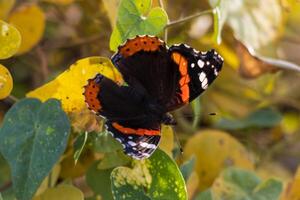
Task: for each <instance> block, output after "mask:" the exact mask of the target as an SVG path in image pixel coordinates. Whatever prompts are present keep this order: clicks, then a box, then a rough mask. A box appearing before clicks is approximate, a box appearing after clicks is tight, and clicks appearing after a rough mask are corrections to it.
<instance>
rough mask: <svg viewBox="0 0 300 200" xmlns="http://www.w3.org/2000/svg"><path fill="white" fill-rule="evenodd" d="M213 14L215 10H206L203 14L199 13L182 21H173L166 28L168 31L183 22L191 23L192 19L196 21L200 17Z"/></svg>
mask: <svg viewBox="0 0 300 200" xmlns="http://www.w3.org/2000/svg"><path fill="white" fill-rule="evenodd" d="M211 13H213V9H210V10H205V11H202V12H198V13H196V14H194V15H190V16H188V17H184V18H182V19H179V20H175V21H172V22H169V23H168V24H167V25H166V26H165V29H168V28H170V27H172V26H175V25H178V24H181V23H183V22H186V21H189V20H191V19H195V18H197V17H200V16H202V15H207V14H211Z"/></svg>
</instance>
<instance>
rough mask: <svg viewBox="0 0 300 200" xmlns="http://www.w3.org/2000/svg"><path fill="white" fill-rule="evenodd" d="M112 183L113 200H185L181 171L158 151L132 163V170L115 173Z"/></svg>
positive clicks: (165, 155) (121, 170)
mask: <svg viewBox="0 0 300 200" xmlns="http://www.w3.org/2000/svg"><path fill="white" fill-rule="evenodd" d="M111 180H112V191H113V196H114V198H115V199H124V200H129V199H130V200H133V199H139V200H150V199H152V200H158V199H172V200H176V199H178V200H179V199H180V200H185V199H187V191H186V187H185V183H184V179H183V177H182V175H181V173H180V170H179V169H178V167H177V165H176V163H175V162H174V161H173V160H172V159H171V158H170V157H169V156H168V155H167V154H166V153H164V152H163V151H161V150H159V149H158V150H156V151H155V152H154V154H153V155H152V156H151V157H150V158H149V159H147V160H142V161H134V163H133V166H132V168H128V167H118V168H116V169H114V170H113V171H112V174H111Z"/></svg>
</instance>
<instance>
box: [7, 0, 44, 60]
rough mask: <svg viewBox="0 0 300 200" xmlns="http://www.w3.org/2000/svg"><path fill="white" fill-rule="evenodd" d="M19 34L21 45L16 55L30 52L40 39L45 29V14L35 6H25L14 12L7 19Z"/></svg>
mask: <svg viewBox="0 0 300 200" xmlns="http://www.w3.org/2000/svg"><path fill="white" fill-rule="evenodd" d="M9 22H10V23H11V24H13V25H14V26H15V27H16V28H17V29H18V30H19V31H20V33H21V36H22V43H21V46H20V48H19V51H18V54H23V53H26V52H27V51H29V50H31V49H32V48H33V47H34V46H35V45H36V44H37V43H38V42H39V41H40V39H41V38H42V36H43V34H44V29H45V14H44V12H43V11H42V10H41V9H40V7H38V6H37V5H35V4H26V5H24V6H22V7H20V8H18V9H17V10H15V11H14V12H13V13H12V14H11V15H10V17H9Z"/></svg>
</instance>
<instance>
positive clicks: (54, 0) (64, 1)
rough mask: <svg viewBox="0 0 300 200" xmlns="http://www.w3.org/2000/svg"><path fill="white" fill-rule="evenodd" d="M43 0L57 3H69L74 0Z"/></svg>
mask: <svg viewBox="0 0 300 200" xmlns="http://www.w3.org/2000/svg"><path fill="white" fill-rule="evenodd" d="M44 1H45V2H48V3H54V4H58V5H69V4H71V3H73V2H74V0H44Z"/></svg>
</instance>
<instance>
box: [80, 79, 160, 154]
mask: <svg viewBox="0 0 300 200" xmlns="http://www.w3.org/2000/svg"><path fill="white" fill-rule="evenodd" d="M84 96H85V101H86V103H87V105H88V107H89V108H90V109H91V110H92V111H94V112H95V113H96V114H98V115H100V116H104V117H105V118H107V122H106V126H107V129H108V131H109V132H110V133H112V135H113V136H114V137H115V138H116V139H117V140H118V141H119V142H120V143H121V144H122V145H123V147H124V152H125V153H126V154H127V155H129V156H132V157H134V158H136V159H143V158H148V157H149V156H150V155H151V154H152V153H153V152H154V150H155V149H156V148H157V145H158V143H159V140H160V122H159V119H157V118H155V117H154V116H153V115H151V113H149V111H148V110H147V108H146V107H147V105H148V102H147V99H148V97H147V94H145V93H143V90H141V91H140V90H137V89H136V88H133V87H129V86H120V85H118V84H116V83H115V82H113V81H112V80H110V79H108V78H106V77H104V76H103V75H101V74H98V75H97V76H96V77H95V78H94V79H90V80H88V85H86V86H85V91H84Z"/></svg>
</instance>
